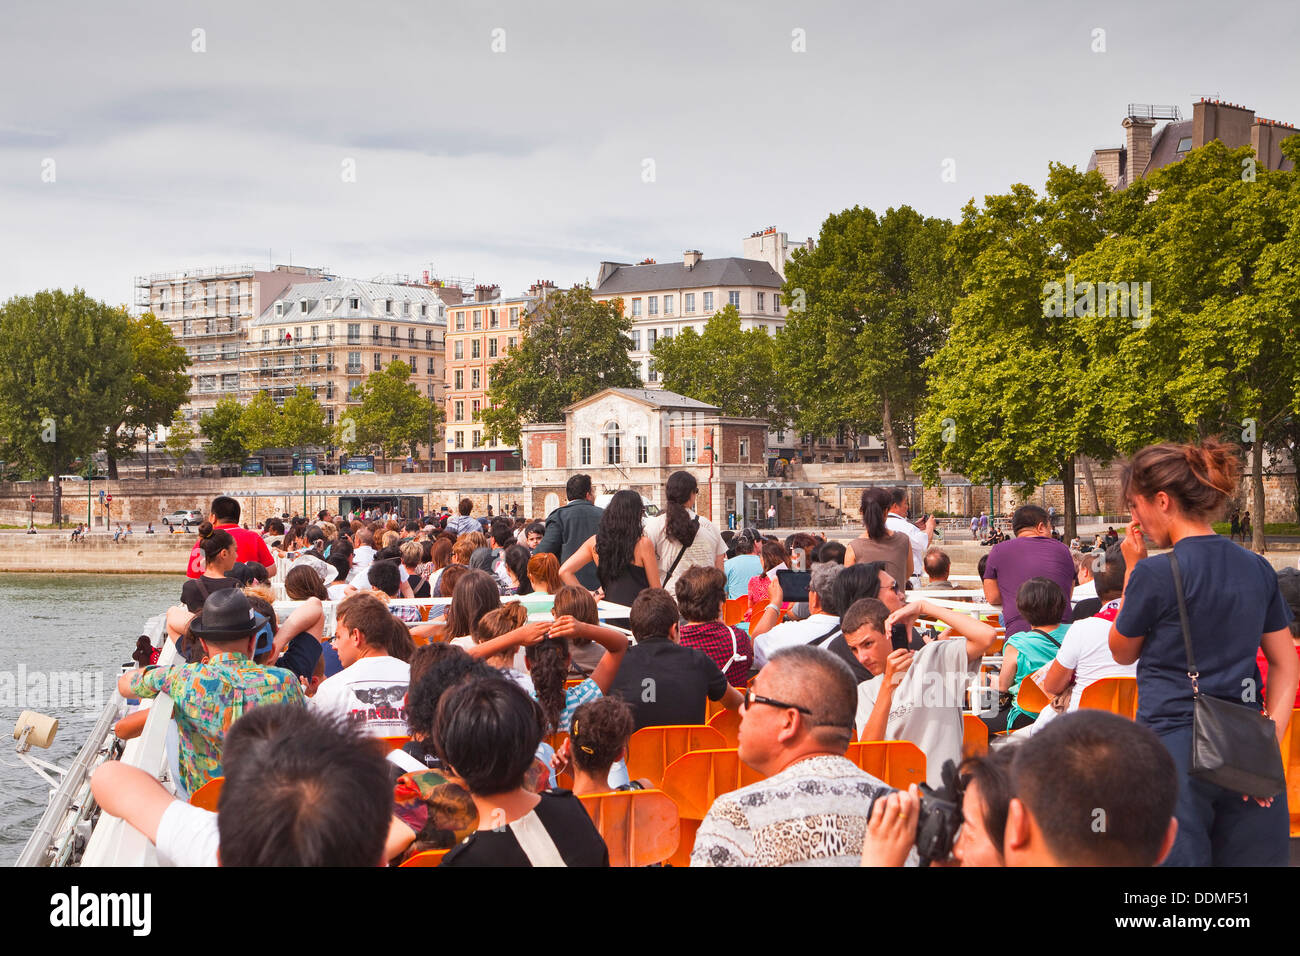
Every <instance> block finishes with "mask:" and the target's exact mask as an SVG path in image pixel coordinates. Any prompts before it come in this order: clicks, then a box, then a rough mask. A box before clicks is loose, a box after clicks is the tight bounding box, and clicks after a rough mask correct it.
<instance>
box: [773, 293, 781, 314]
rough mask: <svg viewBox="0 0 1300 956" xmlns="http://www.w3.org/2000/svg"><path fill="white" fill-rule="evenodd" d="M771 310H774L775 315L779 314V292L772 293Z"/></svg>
mask: <svg viewBox="0 0 1300 956" xmlns="http://www.w3.org/2000/svg"><path fill="white" fill-rule="evenodd" d="M772 311H773V312H775V313H776V314H777V315H780V314H781V293H780V292H773V293H772Z"/></svg>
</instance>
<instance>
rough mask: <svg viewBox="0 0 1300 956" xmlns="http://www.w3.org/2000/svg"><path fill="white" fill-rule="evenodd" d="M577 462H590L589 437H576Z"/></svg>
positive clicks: (588, 463) (581, 463)
mask: <svg viewBox="0 0 1300 956" xmlns="http://www.w3.org/2000/svg"><path fill="white" fill-rule="evenodd" d="M578 464H580V465H590V464H591V439H590V438H579V439H578Z"/></svg>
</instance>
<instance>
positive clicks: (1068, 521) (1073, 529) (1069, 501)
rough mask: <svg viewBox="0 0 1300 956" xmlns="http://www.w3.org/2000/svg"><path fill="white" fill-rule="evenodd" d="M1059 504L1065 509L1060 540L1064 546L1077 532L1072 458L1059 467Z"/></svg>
mask: <svg viewBox="0 0 1300 956" xmlns="http://www.w3.org/2000/svg"><path fill="white" fill-rule="evenodd" d="M1061 502H1062V507H1063V508H1064V509H1065V528H1064V529H1063V530H1062V532H1061V538H1062V539H1063V540H1064V541H1065V543H1066V544H1069V543H1070V542H1071V541H1073V540H1074V536H1075V534H1076V533H1077V530H1078V516H1077V514H1076V510H1075V507H1074V457H1073V456H1071V457H1069V458H1066V459H1065V464H1064V465H1063V466H1062V467H1061Z"/></svg>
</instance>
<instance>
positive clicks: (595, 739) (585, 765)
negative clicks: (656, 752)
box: [569, 697, 636, 776]
mask: <svg viewBox="0 0 1300 956" xmlns="http://www.w3.org/2000/svg"><path fill="white" fill-rule="evenodd" d="M634 730H636V722H635V721H634V720H633V719H632V708H631V707H629V706H628V705H627V702H626V701H624V700H623V699H622V698H621V697H600V698H597V699H596V700H589V701H587V703H585V704H583V705H582V706H581V707H579V708H578V709H577V710H575V711H574V712H573V723H572V726H571V728H570V730H569V746H570V747H571V748H572V750H573V762H574V763H575V764H577V765H578V767H579V768H580V769H581V770H582V771H583V772H584V773H589V774H592V775H593V776H596V775H599V776H604V775H606V774H608V773H609V768H610V766H611V765H612V764H613V763H614V761H616V760H618V759H619V757H620V756H622V753H623V748H624V747H626V746H627V742H628V739H629V738H630V737H631V736H632V732H633V731H634Z"/></svg>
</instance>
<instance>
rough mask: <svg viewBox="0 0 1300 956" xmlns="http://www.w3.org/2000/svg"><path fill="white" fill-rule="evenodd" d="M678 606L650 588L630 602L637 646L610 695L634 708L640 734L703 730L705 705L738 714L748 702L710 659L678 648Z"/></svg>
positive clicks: (689, 649)
mask: <svg viewBox="0 0 1300 956" xmlns="http://www.w3.org/2000/svg"><path fill="white" fill-rule="evenodd" d="M679 621H680V616H679V614H678V610H677V602H676V601H674V600H673V596H672V595H671V594H669V593H668V592H667V591H665V590H664V589H663V588H646V589H645V590H644V591H642V592H641V593H640V594H638V595H637V596H636V600H635V601H633V602H632V613H631V622H632V635H633V636H634V637H635V638H636V641H637V642H636V646H634V647H633V648H632V649H631V650H629V651H628V652H627V655H626V656H625V657H624V658H623V664H622V666H620V667H619V669H618V676H617V677H616V678H615V679H614V685H613V686H612V687H611V688H610V689H609V692H610V694H611V695H616V696H619V697H622V698H623V699H624V700H625V701H627V702H628V704H630V705H631V707H632V717H633V719H634V720H635V722H636V729H637V730H640V729H641V728H642V727H661V726H665V725H670V724H702V723H704V716H705V709H706V705H705V700H706V698H707V699H708V700H720V701H722V705H723V706H724V707H726V708H728V709H729V710H735V709H736V708H737V707H739V706H740V702H741V701H742V700H743V699H744V695H742V694H741V692H740V691H738V690H737V689H736V688H734V687H732V686H731V685H729V684H728V683H727V678H726V677H725V676H724V675H723V673H722V671H720V670H719V669H718V665H717V664H715V663H714V662H713V661H712V660H711V659H710V658H709V656H708V655H707V654H705V653H704V652H703V651H697V650H696V649H695V648H693V647H682V646H681V645H680V644H678V643H677V625H678V622H679Z"/></svg>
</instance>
